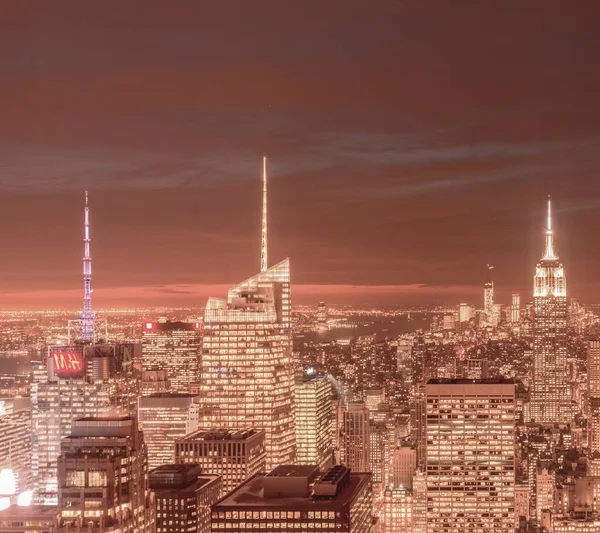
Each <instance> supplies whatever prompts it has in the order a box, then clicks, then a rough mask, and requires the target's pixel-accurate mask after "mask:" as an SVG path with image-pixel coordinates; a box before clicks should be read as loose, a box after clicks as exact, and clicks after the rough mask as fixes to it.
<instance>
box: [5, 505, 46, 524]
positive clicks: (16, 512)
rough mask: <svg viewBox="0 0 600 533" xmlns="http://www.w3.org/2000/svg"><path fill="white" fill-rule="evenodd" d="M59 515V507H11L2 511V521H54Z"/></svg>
mask: <svg viewBox="0 0 600 533" xmlns="http://www.w3.org/2000/svg"><path fill="white" fill-rule="evenodd" d="M57 514H58V507H54V506H49V505H28V506H21V505H11V506H10V507H7V508H6V509H4V510H2V511H0V521H3V520H10V519H15V518H18V519H40V520H54V519H55V518H56V515H57Z"/></svg>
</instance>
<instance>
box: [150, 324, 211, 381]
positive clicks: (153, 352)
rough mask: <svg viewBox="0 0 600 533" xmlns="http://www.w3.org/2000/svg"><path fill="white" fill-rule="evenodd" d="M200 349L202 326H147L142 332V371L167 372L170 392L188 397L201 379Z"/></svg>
mask: <svg viewBox="0 0 600 533" xmlns="http://www.w3.org/2000/svg"><path fill="white" fill-rule="evenodd" d="M201 345H202V325H201V324H200V323H199V322H169V321H159V322H147V323H146V324H144V325H143V330H142V368H143V369H144V370H145V371H146V370H166V371H167V375H168V378H169V384H170V387H171V392H179V393H187V392H189V388H190V385H191V384H192V383H195V382H197V381H198V378H199V372H200V349H201Z"/></svg>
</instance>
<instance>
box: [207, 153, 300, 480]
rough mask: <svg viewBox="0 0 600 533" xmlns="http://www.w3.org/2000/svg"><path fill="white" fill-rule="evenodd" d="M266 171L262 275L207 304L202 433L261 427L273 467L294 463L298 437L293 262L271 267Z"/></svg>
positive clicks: (284, 262)
mask: <svg viewBox="0 0 600 533" xmlns="http://www.w3.org/2000/svg"><path fill="white" fill-rule="evenodd" d="M265 161H266V160H265ZM264 165H265V166H263V210H262V232H261V272H260V273H259V274H257V275H256V276H253V277H251V278H249V279H247V280H246V281H244V282H242V283H240V284H239V285H237V286H236V287H232V288H231V289H230V290H229V293H228V295H227V299H226V300H223V299H218V298H209V300H208V303H207V305H206V309H205V314H204V321H205V324H204V337H203V349H202V367H201V385H200V392H201V394H200V401H201V413H200V422H199V427H203V428H223V427H226V428H231V429H244V428H246V427H248V426H251V427H255V428H259V429H264V430H265V434H266V451H267V468H268V469H271V468H274V467H275V466H277V465H280V464H289V463H293V462H294V461H295V457H296V433H295V429H294V418H295V417H294V374H293V369H292V304H291V289H290V262H289V259H284V260H283V261H281V262H280V263H278V264H276V265H274V266H272V267H270V268H269V267H268V261H267V206H266V194H267V193H266V191H267V189H266V187H267V182H266V162H264Z"/></svg>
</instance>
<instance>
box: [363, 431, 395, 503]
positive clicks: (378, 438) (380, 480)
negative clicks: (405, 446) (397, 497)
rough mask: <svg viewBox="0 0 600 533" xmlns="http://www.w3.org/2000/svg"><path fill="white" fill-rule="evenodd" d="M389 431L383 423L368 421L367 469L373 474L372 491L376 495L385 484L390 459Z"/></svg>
mask: <svg viewBox="0 0 600 533" xmlns="http://www.w3.org/2000/svg"><path fill="white" fill-rule="evenodd" d="M389 451H390V431H389V429H388V427H387V424H386V423H385V422H376V421H375V420H370V421H369V467H368V469H367V471H368V472H371V473H372V474H373V477H372V481H373V490H374V491H375V494H378V493H379V491H380V490H381V488H382V487H384V486H385V485H386V484H387V474H388V465H389V459H390V453H389Z"/></svg>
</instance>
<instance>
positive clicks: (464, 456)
mask: <svg viewBox="0 0 600 533" xmlns="http://www.w3.org/2000/svg"><path fill="white" fill-rule="evenodd" d="M427 499H428V508H429V509H428V512H427V521H428V530H427V531H428V532H429V533H448V532H451V531H471V532H473V533H484V532H488V531H494V532H497V533H512V532H513V531H514V527H515V516H514V512H515V386H514V383H512V382H510V381H508V380H484V381H472V380H465V379H459V380H431V381H430V382H429V383H428V384H427Z"/></svg>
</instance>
